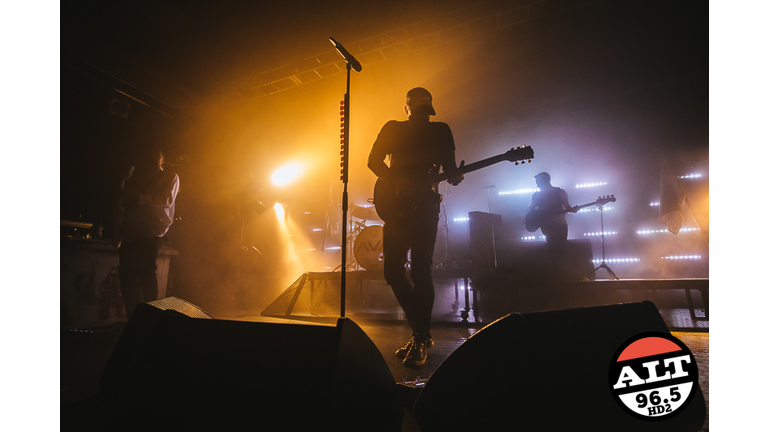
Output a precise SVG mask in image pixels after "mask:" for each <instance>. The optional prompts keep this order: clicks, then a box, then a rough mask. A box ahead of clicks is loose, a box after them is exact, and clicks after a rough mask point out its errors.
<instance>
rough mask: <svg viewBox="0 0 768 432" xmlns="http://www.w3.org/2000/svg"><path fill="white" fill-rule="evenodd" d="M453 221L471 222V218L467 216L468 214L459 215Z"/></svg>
mask: <svg viewBox="0 0 768 432" xmlns="http://www.w3.org/2000/svg"><path fill="white" fill-rule="evenodd" d="M453 221H454V222H469V218H468V217H466V216H464V217H457V218H453Z"/></svg>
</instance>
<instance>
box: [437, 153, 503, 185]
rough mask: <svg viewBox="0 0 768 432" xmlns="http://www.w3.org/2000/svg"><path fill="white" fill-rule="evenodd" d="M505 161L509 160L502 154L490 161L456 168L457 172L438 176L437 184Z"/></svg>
mask: <svg viewBox="0 0 768 432" xmlns="http://www.w3.org/2000/svg"><path fill="white" fill-rule="evenodd" d="M505 160H508V158H507V156H506V155H505V154H500V155H498V156H493V157H489V158H488V159H483V160H481V161H477V162H473V163H471V164H469V165H464V166H463V167H459V168H456V170H454V171H452V172H450V173H447V172H443V173H440V174H438V175H437V177H436V181H435V184H437V183H439V182H441V181H443V180H447V179H448V177H450V176H451V175H455V174H466V173H470V172H472V171H477V170H479V169H483V168H485V167H489V166H491V165H494V164H497V163H499V162H503V161H505Z"/></svg>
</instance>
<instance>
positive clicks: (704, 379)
mask: <svg viewBox="0 0 768 432" xmlns="http://www.w3.org/2000/svg"><path fill="white" fill-rule="evenodd" d="M683 312H684V313H687V310H684V311H683ZM662 315H663V314H662ZM214 317H215V318H217V319H231V320H236V321H252V322H284V321H292V322H297V321H299V322H301V321H302V320H301V318H295V317H294V318H292V319H282V318H272V317H262V316H259V315H230V316H214ZM445 318H446V319H444V320H437V322H436V323H435V324H434V326H433V330H432V335H433V339H434V340H435V346H434V347H432V348H431V349H430V350H429V355H428V358H427V362H426V364H424V365H423V366H422V367H419V368H406V367H405V366H403V365H402V362H401V361H400V360H398V359H397V358H396V357H395V356H394V351H395V350H396V349H397V348H398V347H399V346H400V345H401V344H402V343H403V342H404V341H405V340H407V338H408V336H409V334H410V329H409V328H408V327H407V325H405V323H404V322H403V321H402V320H400V319H397V316H382V315H376V314H371V315H369V316H362V315H360V316H357V317H350V319H352V320H353V321H355V322H356V323H357V324H358V325H359V326H360V327H361V328H362V329H363V331H364V332H365V333H366V334H367V335H368V337H369V338H370V339H371V340H372V341H373V342H374V344H375V345H376V347H377V348H378V349H379V351H380V352H381V354H382V356H383V358H384V359H385V361H386V363H387V365H388V366H389V368H390V371H391V372H392V376H393V377H394V379H395V382H397V383H408V382H413V381H415V380H420V381H428V379H429V377H430V376H431V375H432V373H434V372H435V370H436V369H437V368H438V366H439V365H440V364H441V363H442V362H443V361H444V360H445V359H446V358H447V357H448V356H450V355H451V353H453V352H454V350H455V349H456V348H457V347H458V346H459V345H461V344H462V343H464V342H465V341H466V340H467V338H469V337H470V336H471V335H473V334H474V333H475V332H477V331H478V330H480V329H481V328H482V327H483V326H484V324H481V323H471V322H470V323H461V322H460V318H459V320H458V321H459V322H456V320H453V318H455V316H453V317H452V316H450V314H448V315H446V317H445ZM318 320H320V321H324V320H325V321H331V322H332V321H333V318H315V319H310V321H309V322H317V321H318ZM123 328H124V323H123V324H120V323H118V324H116V325H113V326H110V327H106V328H98V329H86V330H83V329H77V330H75V329H62V332H61V397H60V401H61V408H62V413H66V412H67V409H69V407H72V406H76V405H80V406H82V404H83V403H87V402H88V401H89V400H94V399H95V398H96V397H97V395H98V386H99V380H100V376H101V371H102V370H103V367H104V364H105V363H106V361H107V359H108V358H109V355H110V354H111V352H112V350H113V348H114V346H115V344H116V343H117V340H118V338H119V337H120V334H121V332H122V330H123ZM673 334H674V335H675V336H676V337H677V338H679V339H680V340H682V341H683V342H684V343H685V344H686V345H687V346H688V347H689V348H690V350H691V351H692V353H693V355H694V356H695V358H696V362H697V364H698V368H699V383H700V386H701V389H702V392H703V394H704V398H705V401H706V402H707V405H709V334H708V333H707V332H700V331H696V330H692V331H683V332H678V331H674V332H673ZM468 397H472V396H468ZM419 430H420V429H419V427H418V425H417V423H416V421H415V419H414V417H413V414H412V412H411V411H410V410H409V409H406V410H405V416H404V421H403V428H402V431H403V432H419ZM701 430H702V431H708V430H709V419H708V417H707V420H706V422H705V423H704V426H703V427H702V429H701Z"/></svg>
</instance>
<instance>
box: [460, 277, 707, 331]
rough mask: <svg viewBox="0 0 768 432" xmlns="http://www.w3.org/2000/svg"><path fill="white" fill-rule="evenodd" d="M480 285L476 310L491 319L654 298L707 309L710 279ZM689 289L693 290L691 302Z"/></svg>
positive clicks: (670, 305) (667, 304) (672, 305)
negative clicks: (516, 314)
mask: <svg viewBox="0 0 768 432" xmlns="http://www.w3.org/2000/svg"><path fill="white" fill-rule="evenodd" d="M473 289H477V294H478V300H477V303H476V304H475V305H474V307H475V312H476V313H477V314H479V315H481V316H482V317H483V321H488V320H490V319H493V318H494V317H501V316H504V315H506V314H508V313H511V312H535V311H544V310H555V309H566V308H578V307H589V306H600V305H606V304H618V303H631V302H639V301H645V300H648V301H652V302H654V304H656V306H657V307H658V308H659V309H689V308H690V307H693V308H694V309H696V310H697V315H703V314H704V309H708V307H709V302H708V297H709V280H708V279H695V280H693V279H680V280H674V279H669V280H632V281H608V280H598V281H588V282H570V283H568V282H563V283H555V282H553V283H549V284H544V283H541V284H526V283H514V282H507V283H499V284H494V285H490V286H484V287H473ZM686 289H688V290H689V291H690V296H691V300H692V304H689V301H688V296H687V294H686Z"/></svg>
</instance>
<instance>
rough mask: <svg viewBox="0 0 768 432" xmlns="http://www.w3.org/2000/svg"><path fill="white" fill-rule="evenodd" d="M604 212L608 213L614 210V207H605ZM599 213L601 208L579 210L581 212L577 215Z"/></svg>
mask: <svg viewBox="0 0 768 432" xmlns="http://www.w3.org/2000/svg"><path fill="white" fill-rule="evenodd" d="M603 210H606V211H607V210H613V207H605V206H603ZM599 211H600V207H589V208H583V209H579V211H578V212H576V214H579V213H589V212H599Z"/></svg>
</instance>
